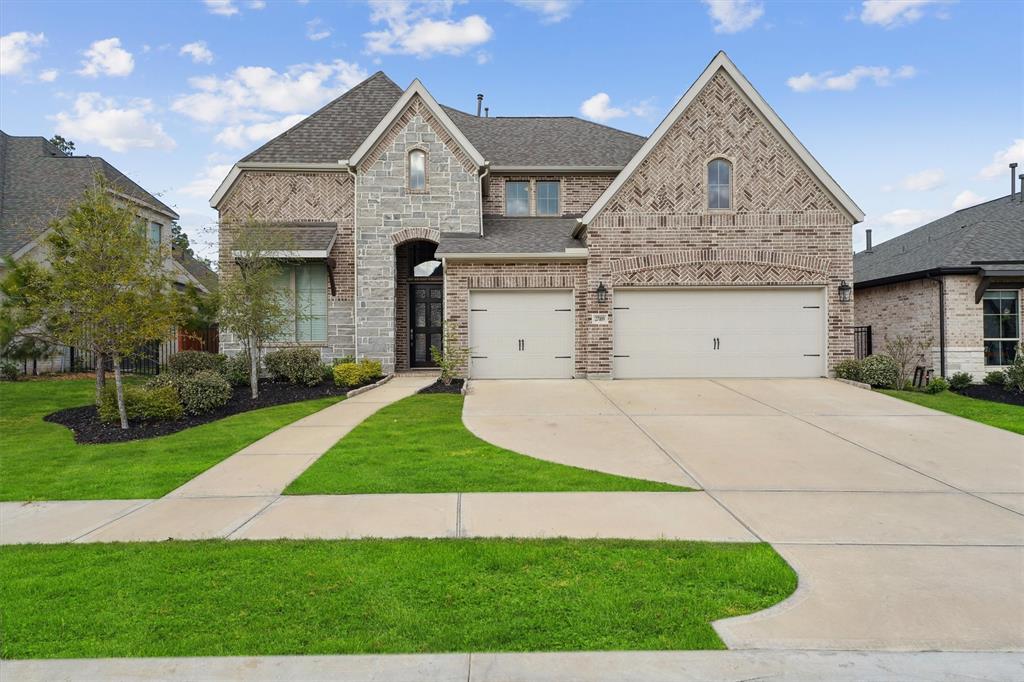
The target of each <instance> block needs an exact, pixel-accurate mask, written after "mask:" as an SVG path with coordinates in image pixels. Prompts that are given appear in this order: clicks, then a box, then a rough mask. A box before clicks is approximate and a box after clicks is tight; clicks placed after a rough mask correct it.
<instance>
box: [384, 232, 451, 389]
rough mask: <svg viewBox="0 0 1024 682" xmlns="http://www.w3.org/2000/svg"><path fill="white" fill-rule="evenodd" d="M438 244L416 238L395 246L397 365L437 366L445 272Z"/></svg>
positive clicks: (400, 367) (401, 366)
mask: <svg viewBox="0 0 1024 682" xmlns="http://www.w3.org/2000/svg"><path fill="white" fill-rule="evenodd" d="M436 249H437V242H436V241H432V240H429V239H414V240H411V241H406V242H403V243H401V244H398V245H397V246H396V247H395V366H396V368H397V369H399V370H402V369H411V368H417V367H433V366H435V365H434V362H433V360H432V358H431V353H430V348H431V347H432V346H436V347H438V348H441V343H442V341H441V339H442V331H443V329H442V324H443V322H444V273H443V272H442V266H441V261H440V260H439V259H437V258H435V257H434V252H435V250H436Z"/></svg>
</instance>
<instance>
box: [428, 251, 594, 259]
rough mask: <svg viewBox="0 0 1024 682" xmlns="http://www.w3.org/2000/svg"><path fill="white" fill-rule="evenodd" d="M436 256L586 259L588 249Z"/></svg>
mask: <svg viewBox="0 0 1024 682" xmlns="http://www.w3.org/2000/svg"><path fill="white" fill-rule="evenodd" d="M434 255H435V257H438V258H443V259H445V260H450V261H460V260H489V261H494V260H503V261H509V260H516V261H518V260H586V259H587V250H586V249H573V250H572V251H539V252H536V253H514V252H513V253H435V254H434Z"/></svg>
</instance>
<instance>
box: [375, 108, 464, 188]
mask: <svg viewBox="0 0 1024 682" xmlns="http://www.w3.org/2000/svg"><path fill="white" fill-rule="evenodd" d="M417 116H420V117H422V118H423V119H424V120H425V121H426V122H427V125H429V126H430V130H431V132H433V133H434V134H435V135H437V138H438V139H439V140H440V141H441V142H442V143H444V146H445V147H447V148H448V150H449V151H450V152H451V153H452V155H453V156H454V157H455V158H456V159H457V160H458V162H459V163H460V164H462V167H463V169H465V171H466V172H467V173H470V172H473V171H475V170H476V163H474V162H473V159H471V158H469V155H468V154H467V153H466V151H465V150H464V149H463V148H462V146H461V145H460V144H459V143H458V142H456V141H455V138H453V137H452V136H451V135H450V134H448V130H447V128H445V127H444V126H443V125H441V122H440V121H438V120H437V118H435V117H434V115H433V114H432V113H431V112H430V108H429V107H428V106H427V105H426V104H425V103H424V102H423V100H422V99H421V98H420V96H419V95H416V96H414V97H413V98H412V99H411V100H409V104H407V105H406V107H405V109H404V110H403V111H402V113H401V115H399V117H398V118H396V119H395V122H394V123H393V124H392V125H391V127H390V128H388V131H387V132H386V133H385V134H384V135H382V136H381V138H380V140H378V141H377V144H375V145H374V146H373V148H372V149H371V150H370V153H369V154H367V155H366V156H365V157H363V160H362V161H361V162H360V163H359V172H361V173H365V172H366V170H367V169H369V168H370V167H371V166H373V164H374V163H376V162H377V159H379V158H380V157H381V155H382V154H384V153H385V152H386V151H387V150H389V149H391V146H392V145H393V144H394V143H395V140H396V139H397V138H398V136H399V135H400V134H401V133H402V132H404V131H405V130H406V128H407V127H408V126H409V124H410V123H411V122H412V120H413V119H414V118H416V117H417Z"/></svg>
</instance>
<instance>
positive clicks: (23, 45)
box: [0, 31, 46, 76]
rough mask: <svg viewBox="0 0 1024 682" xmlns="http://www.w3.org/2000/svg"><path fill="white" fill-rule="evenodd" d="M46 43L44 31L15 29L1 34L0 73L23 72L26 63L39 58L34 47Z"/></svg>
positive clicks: (4, 74)
mask: <svg viewBox="0 0 1024 682" xmlns="http://www.w3.org/2000/svg"><path fill="white" fill-rule="evenodd" d="M45 43H46V36H45V35H43V34H42V33H27V32H25V31H15V32H13V33H8V34H7V35H5V36H0V75H2V76H11V75H14V74H16V73H21V70H22V69H23V68H25V65H26V64H28V63H29V62H32V61H35V60H36V59H38V58H39V53H38V52H36V51H35V50H33V49H32V48H34V47H39V46H41V45H44V44H45Z"/></svg>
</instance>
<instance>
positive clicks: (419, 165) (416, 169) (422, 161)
mask: <svg viewBox="0 0 1024 682" xmlns="http://www.w3.org/2000/svg"><path fill="white" fill-rule="evenodd" d="M426 188H427V153H426V152H425V151H423V150H422V149H413V150H412V151H411V152H409V189H412V190H424V189H426Z"/></svg>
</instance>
